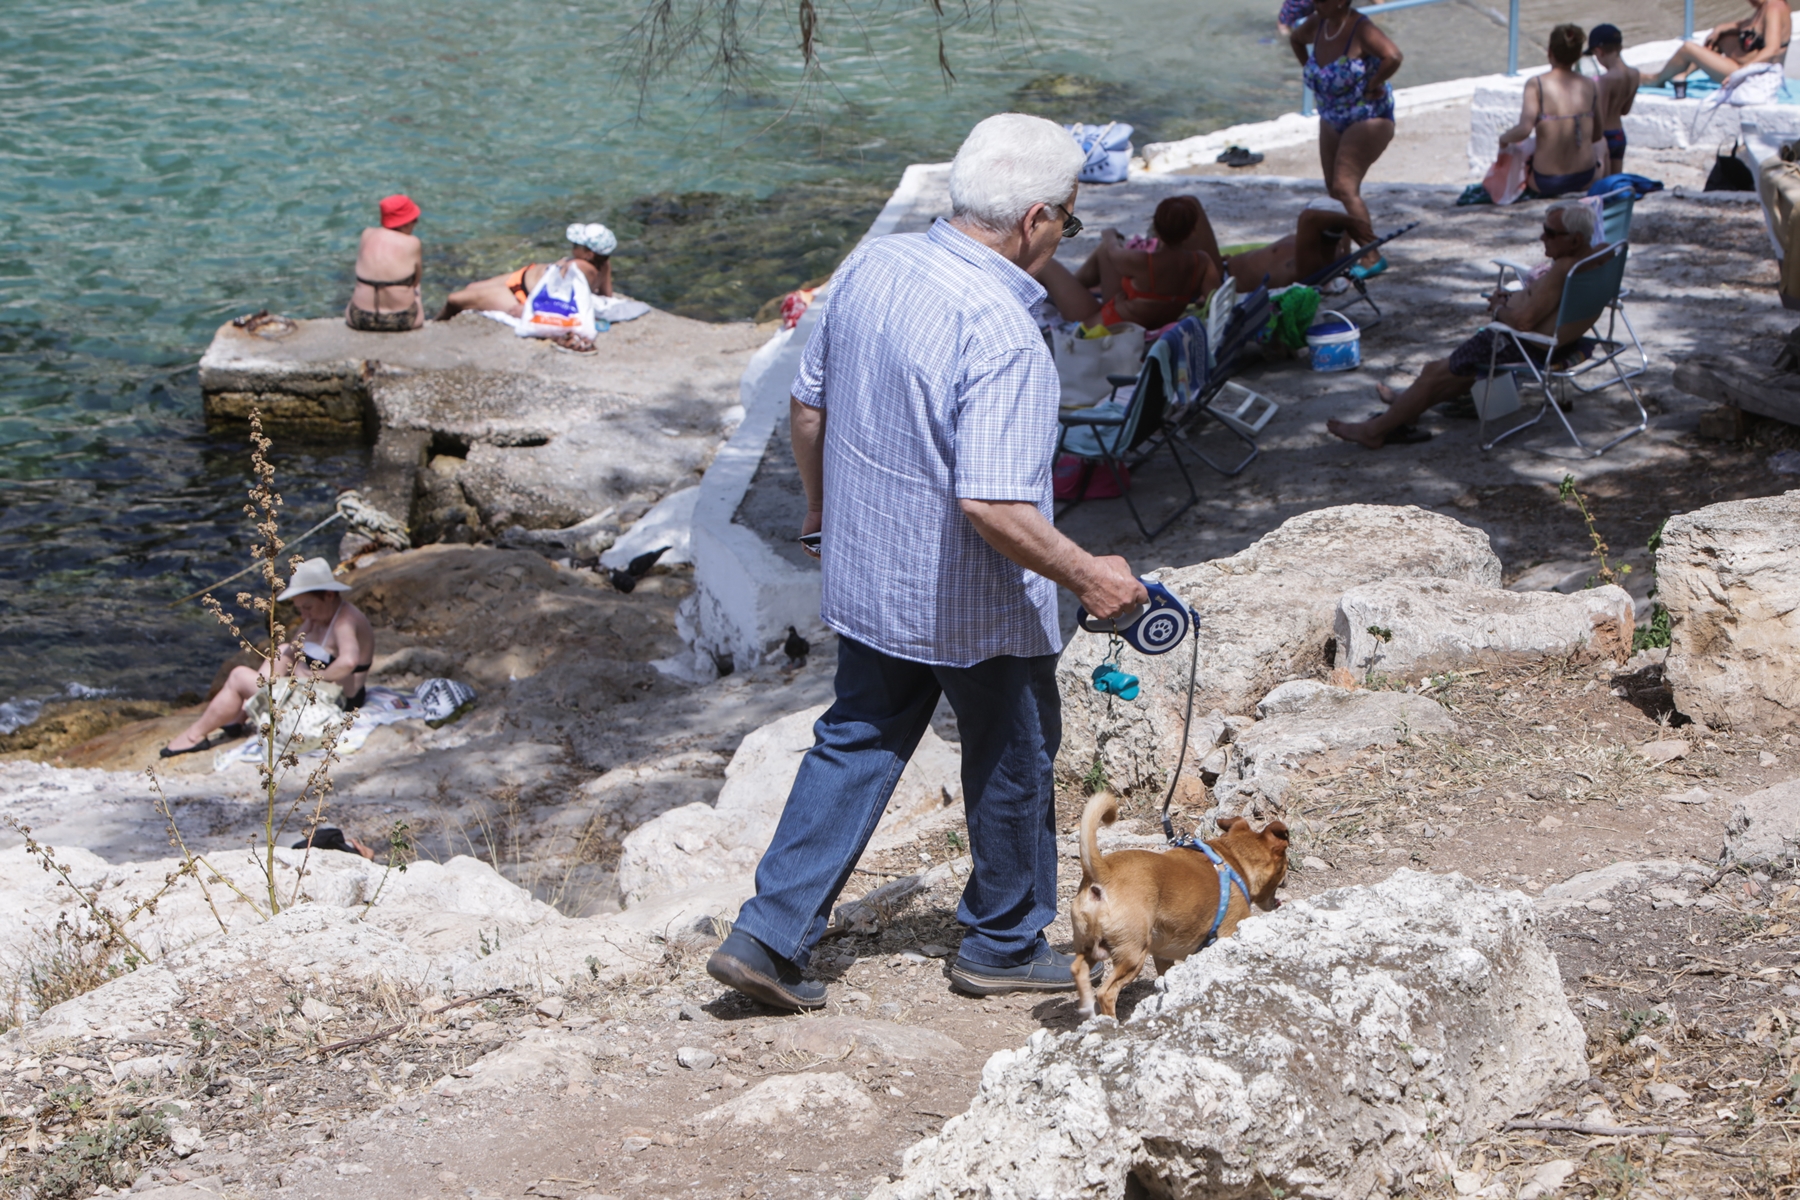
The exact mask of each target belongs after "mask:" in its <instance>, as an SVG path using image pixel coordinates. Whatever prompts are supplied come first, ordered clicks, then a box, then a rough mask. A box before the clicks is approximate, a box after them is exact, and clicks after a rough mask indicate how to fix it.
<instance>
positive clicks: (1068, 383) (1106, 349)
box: [1051, 322, 1144, 408]
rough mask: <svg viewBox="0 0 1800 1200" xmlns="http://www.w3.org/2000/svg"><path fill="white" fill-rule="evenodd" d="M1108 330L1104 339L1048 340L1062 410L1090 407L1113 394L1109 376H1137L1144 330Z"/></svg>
mask: <svg viewBox="0 0 1800 1200" xmlns="http://www.w3.org/2000/svg"><path fill="white" fill-rule="evenodd" d="M1107 329H1108V332H1107V335H1106V336H1105V337H1098V338H1084V337H1082V336H1081V335H1080V334H1079V333H1058V334H1054V335H1053V336H1052V337H1051V349H1052V352H1053V353H1054V354H1055V356H1056V373H1057V375H1058V376H1060V377H1061V379H1062V406H1063V407H1064V408H1091V407H1093V406H1094V405H1096V404H1098V403H1100V402H1101V401H1102V400H1104V399H1106V398H1107V397H1108V396H1109V395H1111V394H1112V390H1113V386H1112V384H1110V383H1108V382H1107V381H1106V377H1107V376H1108V375H1136V374H1137V373H1138V367H1139V366H1140V365H1142V363H1143V361H1144V327H1143V326H1142V325H1133V324H1131V323H1130V322H1125V323H1123V324H1120V325H1111V326H1108V327H1107Z"/></svg>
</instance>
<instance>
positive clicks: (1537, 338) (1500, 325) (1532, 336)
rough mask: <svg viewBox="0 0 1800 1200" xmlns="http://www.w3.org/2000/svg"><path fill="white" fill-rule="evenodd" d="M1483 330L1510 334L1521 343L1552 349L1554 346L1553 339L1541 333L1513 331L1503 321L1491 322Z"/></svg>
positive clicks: (1554, 340)
mask: <svg viewBox="0 0 1800 1200" xmlns="http://www.w3.org/2000/svg"><path fill="white" fill-rule="evenodd" d="M1485 328H1487V329H1491V330H1493V331H1494V332H1495V333H1510V334H1512V335H1513V336H1514V337H1516V338H1518V339H1519V340H1520V341H1522V342H1533V343H1535V344H1537V345H1539V346H1552V347H1554V346H1555V345H1556V339H1555V338H1551V337H1545V336H1544V335H1543V334H1541V333H1531V332H1529V331H1527V330H1523V329H1514V328H1513V327H1512V326H1511V325H1508V324H1506V323H1505V322H1504V321H1494V322H1491V323H1490V324H1488V325H1487V326H1485Z"/></svg>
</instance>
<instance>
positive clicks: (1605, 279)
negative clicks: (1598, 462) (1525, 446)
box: [1475, 243, 1650, 458]
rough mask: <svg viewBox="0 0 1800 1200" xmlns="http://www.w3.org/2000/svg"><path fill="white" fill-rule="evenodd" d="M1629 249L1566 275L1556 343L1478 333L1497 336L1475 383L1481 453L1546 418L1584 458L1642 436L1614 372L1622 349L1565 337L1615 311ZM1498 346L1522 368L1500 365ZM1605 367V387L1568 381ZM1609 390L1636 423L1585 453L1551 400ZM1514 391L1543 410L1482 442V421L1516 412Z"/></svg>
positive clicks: (1516, 333) (1499, 327)
mask: <svg viewBox="0 0 1800 1200" xmlns="http://www.w3.org/2000/svg"><path fill="white" fill-rule="evenodd" d="M1630 249H1631V247H1630V246H1629V245H1628V244H1624V243H1621V244H1619V245H1617V246H1607V247H1606V248H1604V249H1602V250H1600V251H1598V252H1596V253H1594V254H1590V255H1589V256H1588V257H1586V258H1584V259H1582V260H1581V261H1580V262H1578V263H1576V264H1575V268H1574V270H1572V271H1570V272H1569V277H1568V278H1567V279H1566V280H1564V281H1563V292H1562V299H1561V302H1560V303H1559V305H1558V307H1557V312H1556V330H1557V334H1556V336H1554V337H1552V336H1547V335H1545V334H1541V333H1532V332H1530V331H1529V330H1521V329H1514V328H1512V327H1511V326H1510V325H1506V324H1504V323H1502V322H1499V321H1495V322H1493V323H1491V324H1489V325H1488V326H1487V327H1486V328H1487V329H1489V330H1491V331H1492V332H1494V333H1496V334H1498V335H1499V336H1498V337H1496V338H1495V339H1494V348H1493V352H1492V353H1491V354H1490V355H1489V357H1488V373H1487V377H1486V378H1485V379H1482V380H1478V381H1477V382H1476V386H1475V412H1476V416H1477V417H1479V418H1480V420H1481V437H1482V439H1483V441H1482V443H1481V448H1482V449H1483V450H1492V449H1493V448H1494V447H1495V446H1497V445H1499V444H1500V443H1501V442H1503V441H1505V440H1506V439H1507V438H1509V437H1511V436H1512V435H1513V434H1515V433H1518V432H1519V431H1521V430H1524V429H1529V428H1531V427H1532V426H1533V425H1536V424H1537V423H1538V422H1539V421H1541V420H1543V419H1544V414H1545V413H1547V412H1555V413H1556V416H1557V419H1558V420H1559V421H1561V422H1562V425H1563V429H1564V430H1566V431H1567V432H1568V435H1569V438H1570V439H1571V440H1572V441H1573V442H1574V443H1575V445H1576V447H1577V448H1578V449H1580V450H1581V451H1582V452H1583V453H1585V454H1587V455H1588V456H1589V457H1590V458H1598V457H1600V456H1601V455H1602V454H1605V453H1606V452H1607V451H1608V450H1610V449H1612V448H1613V447H1614V446H1616V445H1618V444H1619V443H1620V442H1622V441H1624V440H1625V439H1626V438H1629V437H1632V436H1635V435H1636V434H1639V433H1642V432H1643V431H1644V430H1645V429H1647V428H1648V427H1649V425H1650V414H1649V413H1648V412H1646V411H1645V410H1644V402H1643V401H1642V400H1641V399H1639V397H1638V394H1637V389H1636V388H1635V387H1633V386H1632V384H1631V379H1632V375H1631V374H1627V373H1626V372H1625V370H1624V369H1623V368H1622V367H1621V366H1620V365H1619V359H1620V357H1621V356H1623V355H1624V354H1625V353H1626V351H1627V350H1628V349H1630V347H1628V346H1627V345H1626V344H1625V343H1623V342H1620V341H1618V340H1616V339H1613V338H1612V337H1610V336H1607V337H1584V336H1580V335H1570V334H1567V333H1565V331H1568V330H1589V329H1592V328H1593V327H1594V325H1595V324H1596V323H1597V322H1598V321H1599V319H1600V317H1601V316H1602V314H1604V313H1606V312H1607V311H1608V310H1609V309H1612V310H1615V311H1616V310H1617V306H1618V301H1619V293H1620V291H1621V290H1622V287H1623V284H1624V280H1625V260H1626V258H1627V256H1628V254H1629V252H1630ZM1628 328H1629V326H1628ZM1609 334H1610V328H1609ZM1503 342H1510V343H1511V345H1512V347H1513V348H1514V349H1515V350H1516V351H1517V352H1518V355H1519V357H1520V358H1522V359H1523V360H1524V361H1523V362H1516V363H1502V362H1500V361H1499V358H1500V348H1501V345H1502V344H1503ZM1631 345H1632V346H1637V337H1636V335H1635V334H1633V335H1632V342H1631ZM1637 350H1638V353H1639V354H1640V355H1641V354H1642V353H1643V347H1641V346H1637ZM1534 353H1535V354H1536V355H1537V357H1538V358H1539V359H1542V364H1541V365H1540V364H1539V362H1537V361H1535V360H1534V359H1533V357H1532V356H1533V354H1534ZM1605 366H1610V367H1612V370H1613V378H1612V379H1610V380H1607V381H1606V382H1605V383H1602V384H1599V385H1596V386H1594V387H1582V386H1581V385H1580V384H1578V383H1576V382H1575V381H1576V380H1577V379H1578V378H1579V377H1580V376H1582V375H1586V374H1588V373H1590V372H1592V371H1594V370H1596V369H1598V368H1600V367H1605ZM1635 373H1636V372H1633V373H1632V374H1635ZM1614 383H1618V384H1622V385H1624V388H1625V392H1626V394H1627V395H1629V396H1630V397H1631V402H1632V404H1633V405H1635V406H1636V408H1637V411H1638V420H1637V424H1635V425H1633V426H1631V427H1630V428H1628V429H1626V430H1625V431H1624V432H1623V433H1620V434H1618V435H1617V436H1616V437H1614V438H1613V439H1612V440H1610V441H1608V442H1607V443H1606V444H1605V445H1603V446H1600V447H1599V448H1598V449H1595V448H1591V447H1589V446H1588V445H1587V443H1585V442H1583V441H1582V440H1581V435H1580V434H1578V433H1576V432H1575V427H1574V426H1573V425H1571V424H1569V417H1568V414H1567V413H1565V412H1564V411H1563V408H1562V405H1560V404H1558V403H1557V400H1558V398H1559V395H1562V394H1566V389H1567V388H1568V387H1570V386H1574V387H1575V388H1576V390H1578V391H1581V392H1586V393H1590V394H1591V393H1594V392H1598V391H1601V390H1602V389H1603V388H1607V387H1611V386H1612V385H1613V384H1614ZM1521 384H1523V386H1526V387H1536V388H1539V389H1540V390H1542V391H1543V393H1544V403H1543V406H1542V407H1541V408H1539V409H1538V411H1537V415H1536V416H1534V417H1532V418H1531V419H1530V420H1529V421H1521V422H1519V423H1518V424H1517V425H1514V426H1512V427H1511V428H1509V429H1507V430H1506V431H1505V432H1503V433H1501V434H1499V435H1497V436H1496V437H1494V438H1493V440H1491V441H1489V440H1486V439H1487V427H1488V423H1489V422H1490V421H1492V420H1495V419H1497V418H1500V417H1505V416H1510V415H1511V414H1512V413H1514V412H1517V411H1519V409H1520V407H1521V405H1520V403H1519V399H1518V388H1519V386H1520V385H1521Z"/></svg>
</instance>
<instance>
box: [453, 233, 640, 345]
mask: <svg viewBox="0 0 1800 1200" xmlns="http://www.w3.org/2000/svg"><path fill="white" fill-rule="evenodd" d="M563 235H564V236H565V237H567V238H568V239H569V257H567V258H565V259H563V260H562V261H563V262H565V263H570V262H572V263H574V264H575V269H576V270H578V271H580V272H581V274H582V275H583V276H584V277H585V278H586V279H587V285H588V290H589V291H591V292H593V293H594V295H596V296H610V295H612V294H613V287H612V252H613V251H614V250H617V249H618V248H619V239H618V238H617V237H616V236H615V235H614V234H613V231H612V230H610V229H608V228H607V227H606V226H604V225H602V224H600V223H599V222H598V221H594V222H590V223H587V224H582V223H580V222H577V223H576V224H573V225H571V226H569V227H568V229H566V230H565V231H564V234H563ZM549 269H550V264H549V263H526V264H525V265H524V266H522V267H520V268H519V269H518V270H516V271H509V272H508V273H506V274H505V275H495V276H494V277H492V278H491V279H478V280H476V281H475V282H474V283H471V284H468V285H466V286H464V287H462V288H459V289H458V290H456V291H454V292H451V293H450V298H449V299H448V300H446V301H444V309H443V311H442V312H440V313H438V315H437V319H438V320H440V321H448V320H449V319H450V318H451V317H454V316H455V315H456V314H457V313H459V312H463V311H465V310H474V311H476V312H503V313H505V314H506V315H508V316H510V317H519V316H523V315H524V314H525V301H526V300H527V299H529V298H530V296H531V290H532V289H533V288H535V287H536V286H537V285H538V281H539V280H540V279H542V278H543V277H544V272H545V271H547V270H549Z"/></svg>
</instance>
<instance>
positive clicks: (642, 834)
mask: <svg viewBox="0 0 1800 1200" xmlns="http://www.w3.org/2000/svg"><path fill="white" fill-rule="evenodd" d="M824 711H825V708H824V706H820V707H818V708H811V709H806V710H804V711H802V712H797V713H790V714H789V715H787V716H785V717H783V718H781V719H780V720H779V721H774V722H771V723H770V724H768V725H765V726H763V727H762V728H761V729H758V730H757V731H756V732H754V733H752V734H751V735H750V736H748V737H746V738H745V739H744V741H743V743H742V744H741V745H740V746H739V747H738V749H737V753H736V754H734V755H732V758H731V762H730V763H729V764H728V765H727V766H726V768H725V786H724V788H722V789H721V790H720V792H719V799H718V803H717V804H704V803H694V804H688V805H685V806H683V807H681V808H676V809H671V810H670V811H668V812H666V813H664V814H662V815H661V816H660V817H657V818H656V819H655V820H653V821H649V822H646V823H645V824H643V825H640V826H639V827H638V828H636V829H634V830H632V832H631V833H630V834H629V835H627V836H626V838H625V842H624V847H623V851H622V853H621V855H620V859H619V892H620V897H621V900H622V902H623V903H624V904H625V905H626V906H627V907H631V906H633V905H638V904H642V903H644V902H645V901H647V900H654V899H656V898H658V897H662V896H670V895H674V894H676V893H679V892H682V891H685V890H687V889H689V888H693V887H696V886H699V885H702V884H706V883H712V882H717V881H719V880H723V879H729V878H732V877H734V876H741V875H748V874H751V873H753V872H754V871H755V870H756V864H757V862H759V861H760V860H761V858H762V855H763V851H764V850H767V849H768V848H769V839H770V838H772V837H773V836H774V835H775V825H776V823H777V822H778V821H779V820H780V819H781V810H782V808H783V807H785V806H786V804H787V797H788V791H789V789H790V788H792V787H793V783H794V776H795V774H797V773H798V772H799V770H800V760H801V759H802V758H803V757H804V756H805V754H806V752H807V750H809V749H811V748H812V744H813V732H812V727H813V723H814V722H816V721H817V720H818V719H819V716H820V714H822V713H823V712H824ZM961 795H962V755H961V753H960V751H958V749H957V748H956V747H954V746H952V745H950V744H949V743H948V742H946V741H944V740H943V739H942V738H940V737H938V735H937V734H936V733H935V732H934V731H932V730H930V729H927V730H926V731H925V736H924V738H922V739H921V740H920V742H919V747H918V749H917V750H915V751H914V752H913V756H912V760H911V761H910V762H908V763H907V766H906V771H905V772H904V773H903V774H902V775H901V776H900V784H899V786H898V787H896V788H895V789H894V795H893V798H892V799H891V800H890V801H889V802H888V808H887V812H886V813H884V814H883V815H882V818H881V823H880V825H878V826H877V827H876V830H875V836H874V838H873V839H872V840H871V841H870V843H869V844H870V846H871V848H876V849H879V848H881V847H883V846H886V845H890V844H892V843H893V842H894V841H896V840H900V839H903V838H910V837H911V836H912V832H913V830H914V829H915V828H917V827H918V826H919V824H920V823H921V822H924V821H926V820H928V819H930V818H932V817H934V816H937V815H939V814H943V813H944V811H945V809H946V807H947V806H949V805H951V804H952V803H953V802H954V801H956V800H957V799H959V798H960V797H961ZM953 811H954V810H953ZM746 895H748V893H746Z"/></svg>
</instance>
